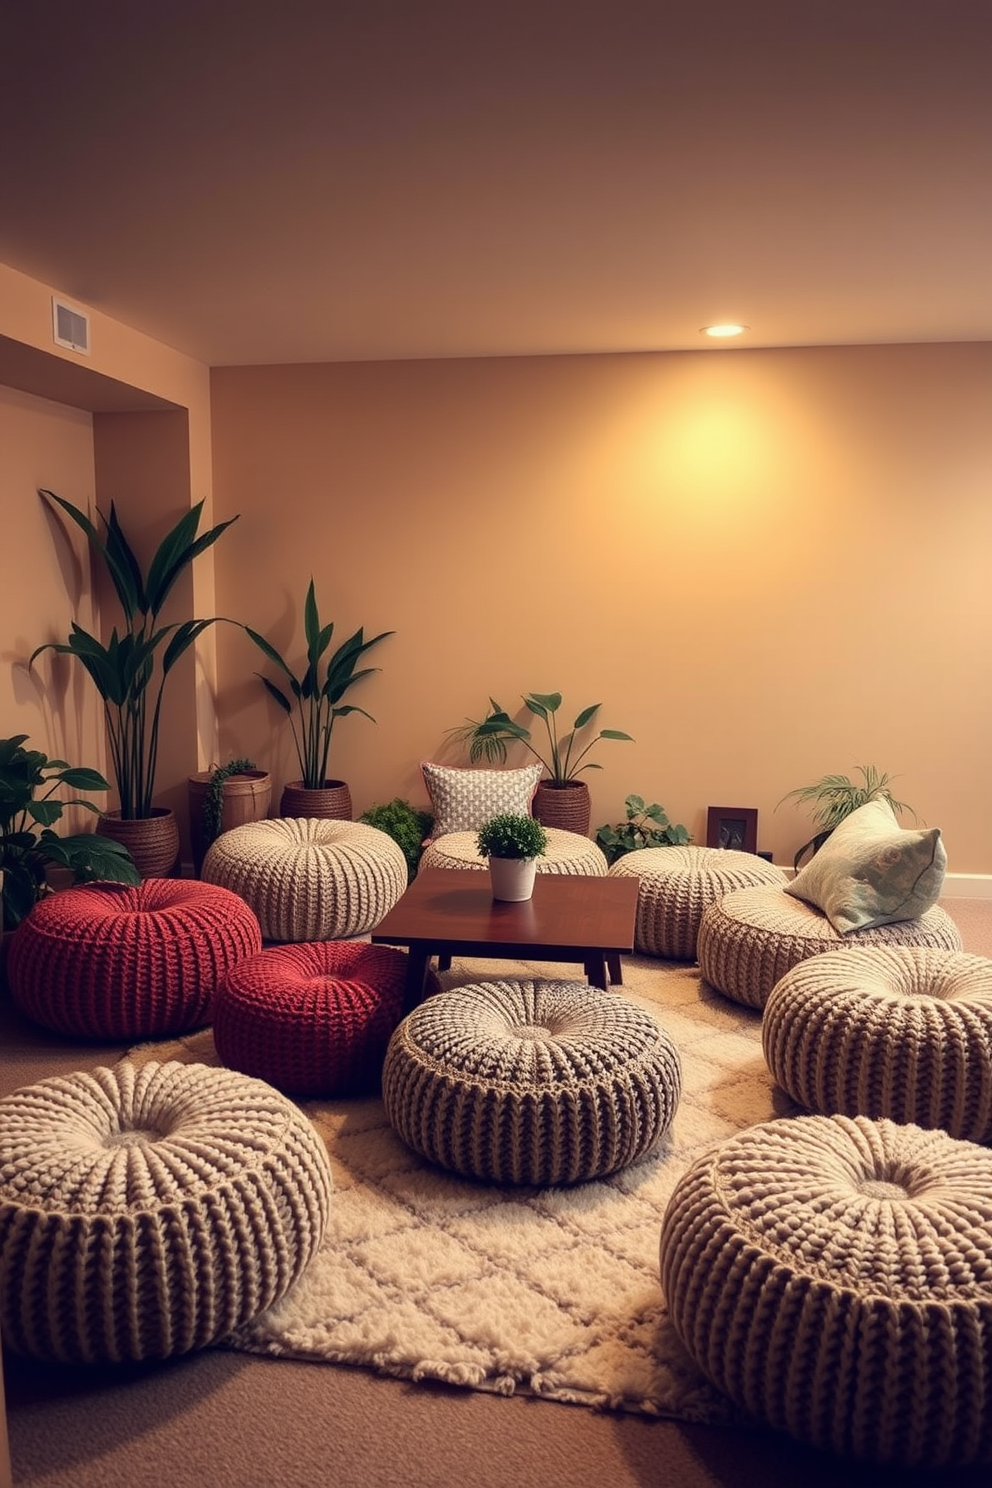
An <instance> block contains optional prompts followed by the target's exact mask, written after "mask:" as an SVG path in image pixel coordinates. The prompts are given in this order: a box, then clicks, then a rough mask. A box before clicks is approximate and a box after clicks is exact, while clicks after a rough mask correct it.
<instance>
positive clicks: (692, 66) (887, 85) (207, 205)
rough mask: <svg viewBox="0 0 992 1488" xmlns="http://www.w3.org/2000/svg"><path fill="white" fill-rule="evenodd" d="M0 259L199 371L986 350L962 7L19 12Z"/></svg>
mask: <svg viewBox="0 0 992 1488" xmlns="http://www.w3.org/2000/svg"><path fill="white" fill-rule="evenodd" d="M0 59H2V60H0V140H2V142H3V143H2V146H0V261H2V262H4V263H7V264H8V265H10V266H11V267H13V268H16V269H19V270H21V271H23V272H25V273H27V274H29V275H31V276H32V277H34V278H36V279H39V280H41V281H42V282H44V283H48V284H51V285H53V286H54V287H56V288H57V289H59V290H60V291H61V292H62V293H63V294H65V295H66V296H67V297H69V298H70V299H76V300H78V301H81V302H82V303H83V304H84V305H88V306H91V307H93V308H94V309H98V310H100V311H102V312H105V313H106V314H108V315H110V316H112V317H114V318H116V319H118V320H121V321H124V322H126V323H127V324H128V325H131V326H133V327H135V328H137V329H139V330H141V331H144V332H146V333H147V334H149V335H151V336H153V337H155V338H156V339H158V340H159V341H162V342H164V343H166V344H167V345H170V346H173V347H175V348H177V349H179V350H181V351H183V352H186V353H188V354H190V355H192V356H194V357H196V358H198V359H200V360H201V361H204V362H206V363H209V364H212V365H231V364H252V363H272V362H299V361H340V360H365V359H370V358H376V359H377V358H409V357H452V356H494V355H496V356H503V355H516V354H548V353H558V352H603V351H639V350H659V349H660V350H667V349H684V348H692V349H698V348H700V347H702V346H704V345H713V343H707V342H705V340H704V338H703V337H701V335H700V327H701V326H703V325H705V324H707V323H710V322H712V321H715V320H727V319H733V320H741V321H744V322H745V323H746V324H748V325H749V326H750V328H751V329H750V332H749V333H748V335H747V336H746V337H745V338H743V339H742V341H740V342H737V343H734V344H736V345H741V344H745V345H748V346H792V345H811V344H842V343H858V342H908V341H961V340H992V272H990V270H992V86H990V82H989V76H990V62H992V3H990V0H161V3H151V0H89V3H87V4H80V0H37V3H34V4H20V5H13V4H8V5H6V6H5V7H4V13H3V17H2V20H0Z"/></svg>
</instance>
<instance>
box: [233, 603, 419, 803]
mask: <svg viewBox="0 0 992 1488" xmlns="http://www.w3.org/2000/svg"><path fill="white" fill-rule="evenodd" d="M245 630H246V631H247V633H248V635H249V636H251V639H252V640H253V641H254V642H255V645H256V646H257V647H258V649H259V650H260V651H261V652H262V654H263V656H265V657H266V659H267V660H268V661H270V662H271V663H272V665H273V666H274V667H277V668H278V670H279V671H280V672H281V673H282V675H283V676H284V677H285V678H286V679H287V681H288V682H289V688H290V692H291V694H292V699H293V701H292V702H291V701H290V699H289V697H287V696H286V694H285V692H283V690H282V689H281V688H280V687H277V686H276V684H275V683H274V682H270V681H269V679H268V677H263V676H262V674H261V672H257V673H256V676H258V677H259V679H260V680H261V682H262V683H263V685H264V687H265V690H266V691H267V692H268V694H269V696H270V697H271V698H273V699H274V700H275V702H276V703H278V705H279V707H280V708H281V709H282V711H283V712H284V713H285V714H286V716H287V717H288V718H289V722H290V727H291V728H292V731H293V743H294V744H295V746H296V755H297V759H298V760H299V762H300V779H299V780H293V781H290V782H289V784H288V785H287V786H286V788H285V790H284V791H283V794H282V800H281V802H280V806H279V810H280V813H281V814H282V815H283V816H323V817H340V818H344V819H345V820H348V821H350V820H351V793H350V791H349V790H348V787H347V785H346V784H345V782H344V781H343V780H329V779H328V776H327V759H328V755H329V753H330V748H331V734H332V731H333V728H334V725H335V723H336V722H337V720H338V719H339V718H344V717H345V716H346V715H347V714H349V713H361V714H362V715H363V717H365V718H368V719H369V720H370V721H371V722H372V723H374V722H375V719H374V718H373V717H372V714H371V713H367V712H366V710H365V709H364V708H359V707H357V706H356V705H355V704H353V703H345V704H342V703H341V699H342V698H343V697H344V695H345V693H347V692H349V691H350V690H351V688H352V687H354V685H355V683H356V682H360V681H361V680H362V678H363V677H370V676H371V675H372V673H373V672H376V671H378V670H379V668H378V667H363V668H361V670H357V671H356V667H357V666H358V663H359V661H360V660H361V658H362V657H363V656H364V655H365V654H366V652H368V651H370V650H371V649H372V647H373V646H377V645H378V644H379V642H380V641H383V640H385V639H386V637H387V636H391V635H393V634H394V632H393V631H391V630H383V631H380V633H379V634H378V635H376V636H371V637H370V638H369V639H368V640H366V639H365V632H364V629H363V628H362V627H361V626H359V628H358V630H356V631H355V633H354V635H352V636H349V637H348V639H347V640H346V641H342V643H341V645H340V646H338V647H337V649H336V650H335V651H333V652H332V653H331V655H330V656H329V657H328V659H327V663H326V666H325V665H324V657H325V656H327V653H328V650H329V648H330V644H331V638H332V637H333V635H334V625H333V623H331V624H328V625H321V623H320V614H319V612H318V609H317V599H316V595H315V593H314V583H313V579H312V578H311V580H310V587H309V588H308V590H307V594H306V599H305V601H304V604H303V631H304V638H305V640H306V646H307V660H306V666H305V668H304V670H303V672H302V674H301V675H300V676H299V677H297V676H296V675H295V673H294V672H293V671H292V669H291V668H290V667H289V665H288V664H287V663H286V662H285V661H284V660H283V658H282V657H281V656H280V655H279V652H278V651H277V650H276V649H275V647H274V646H273V645H271V643H270V642H269V641H267V640H266V639H265V637H264V636H263V635H259V633H258V631H257V630H252V629H251V627H250V626H247V625H246V626H245ZM294 705H295V713H294Z"/></svg>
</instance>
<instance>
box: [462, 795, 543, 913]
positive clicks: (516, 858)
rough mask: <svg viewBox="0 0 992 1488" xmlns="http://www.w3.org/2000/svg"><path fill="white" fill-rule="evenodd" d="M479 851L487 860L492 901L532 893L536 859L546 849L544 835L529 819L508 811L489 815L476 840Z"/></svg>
mask: <svg viewBox="0 0 992 1488" xmlns="http://www.w3.org/2000/svg"><path fill="white" fill-rule="evenodd" d="M476 844H477V846H478V849H479V852H480V853H481V854H482V856H483V857H484V858H488V859H489V878H490V882H491V883H492V889H493V898H494V899H506V900H511V901H514V900H521V899H529V898H530V897H531V895H532V894H533V892H534V876H535V874H536V872H537V860H538V858H540V857H543V856H544V854H545V852H546V851H547V847H548V836H547V833H546V832H545V830H544V828H543V827H542V826H541V823H540V822H539V821H538V820H537V818H536V817H533V816H518V815H517V814H516V813H515V812H512V811H503V812H500V813H499V814H498V815H497V816H491V817H490V818H489V820H488V821H487V822H485V823H484V825H483V826H482V827H480V828H479V833H478V836H477V838H476Z"/></svg>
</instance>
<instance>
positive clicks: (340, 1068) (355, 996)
mask: <svg viewBox="0 0 992 1488" xmlns="http://www.w3.org/2000/svg"><path fill="white" fill-rule="evenodd" d="M406 961H407V958H406V955H405V953H404V952H403V951H397V950H394V949H393V948H392V947H391V946H380V945H368V944H366V943H365V942H363V941H346V940H318V941H302V942H300V943H298V944H295V945H283V946H272V947H270V948H267V949H266V950H264V951H260V952H259V954H258V955H257V956H251V957H250V958H249V959H248V960H247V961H242V962H240V964H239V965H237V966H235V967H232V969H231V970H230V971H229V972H228V974H227V976H226V977H224V979H223V981H222V982H221V983H220V985H219V987H218V988H217V996H216V999H215V1001H214V1020H213V1026H214V1044H215V1045H216V1048H217V1053H218V1054H219V1055H220V1057H221V1059H222V1060H223V1062H224V1063H225V1064H226V1065H227V1066H228V1067H229V1068H230V1069H235V1070H240V1071H241V1073H242V1074H244V1075H254V1076H255V1077H256V1078H258V1079H260V1080H267V1081H268V1082H269V1084H270V1085H275V1086H276V1088H277V1089H279V1090H282V1091H284V1092H285V1093H286V1094H292V1095H357V1094H359V1093H360V1092H362V1091H369V1090H374V1089H375V1088H377V1086H378V1082H379V1079H380V1077H381V1075H382V1062H383V1059H384V1058H385V1055H386V1046H387V1045H388V1043H389V1039H390V1035H391V1034H392V1032H393V1029H394V1028H395V1027H396V1025H397V1024H398V1023H399V1021H400V1019H401V1018H402V1016H403V1011H404V1008H403V992H404V983H405V980H406Z"/></svg>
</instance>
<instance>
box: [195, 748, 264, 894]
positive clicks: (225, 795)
mask: <svg viewBox="0 0 992 1488" xmlns="http://www.w3.org/2000/svg"><path fill="white" fill-rule="evenodd" d="M213 774H214V772H213V771H212V770H198V771H197V773H196V774H195V775H190V776H189V777H188V779H187V786H186V788H187V794H188V797H189V837H190V846H191V848H192V851H193V867H194V868H195V869H196V872H197V874H199V872H200V869H201V867H202V866H203V859H204V857H205V856H206V851H207V848H208V847H209V846H210V843H211V842H212V841H213V837H209V840H208V831H207V822H206V819H205V816H204V807H205V805H206V802H207V798H208V797H209V795H210V782H211V780H212V779H213ZM271 803H272V776H271V775H270V774H269V772H268V771H267V770H243V771H242V772H241V773H240V774H238V775H229V776H228V777H227V779H226V780H225V781H224V782H223V784H222V786H221V808H220V832H229V831H230V830H231V828H232V827H242V826H244V824H245V822H253V821H264V820H265V818H266V817H267V816H268V814H269V807H270V805H271ZM220 832H218V833H217V834H216V835H218V836H219V835H220Z"/></svg>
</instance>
